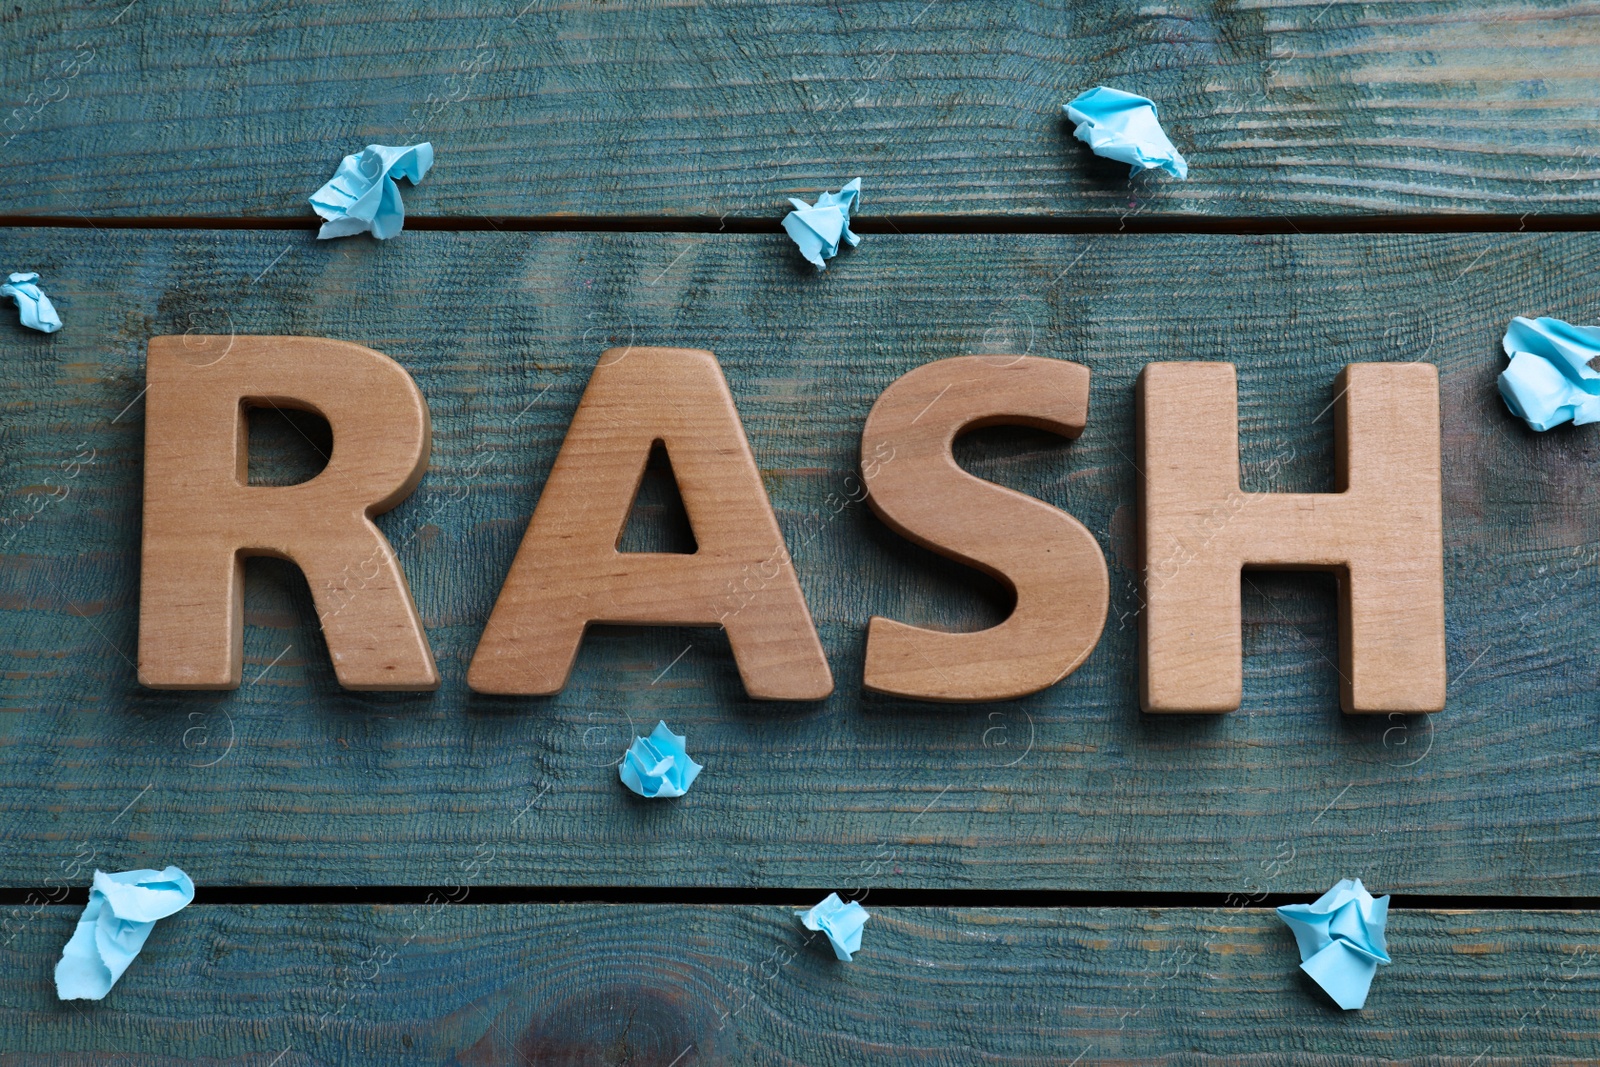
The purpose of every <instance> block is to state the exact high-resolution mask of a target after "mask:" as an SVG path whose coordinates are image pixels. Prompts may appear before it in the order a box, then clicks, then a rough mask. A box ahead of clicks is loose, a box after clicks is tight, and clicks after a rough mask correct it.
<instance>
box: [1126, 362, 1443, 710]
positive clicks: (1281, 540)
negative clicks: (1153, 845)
mask: <svg viewBox="0 0 1600 1067" xmlns="http://www.w3.org/2000/svg"><path fill="white" fill-rule="evenodd" d="M1335 389H1336V400H1335V403H1334V464H1335V469H1334V491H1333V492H1332V493H1245V492H1241V491H1240V489H1239V414H1238V387H1237V383H1236V381H1235V377H1234V370H1233V365H1232V364H1230V363H1152V364H1150V365H1149V366H1147V367H1145V369H1144V372H1143V373H1142V374H1141V375H1140V376H1139V394H1140V395H1139V404H1138V408H1139V441H1140V444H1139V457H1140V458H1139V462H1140V466H1141V468H1142V479H1141V482H1142V489H1143V494H1142V495H1143V502H1142V510H1143V534H1142V542H1143V543H1142V545H1141V549H1142V551H1143V557H1144V582H1145V598H1146V606H1145V610H1144V612H1143V627H1142V637H1143V646H1144V675H1143V682H1142V686H1141V690H1142V694H1141V695H1142V699H1143V704H1144V710H1145V711H1152V712H1158V711H1165V712H1219V711H1232V710H1233V709H1235V708H1237V707H1238V706H1239V699H1240V671H1241V667H1240V654H1241V642H1240V621H1239V609H1240V603H1239V575H1240V571H1241V570H1242V569H1244V568H1247V567H1259V568H1263V569H1266V568H1283V569H1291V570H1320V571H1331V572H1333V573H1334V574H1336V575H1337V576H1338V579H1339V673H1340V677H1341V678H1342V680H1343V681H1342V683H1341V689H1340V703H1341V705H1342V706H1343V708H1344V710H1345V711H1346V712H1423V711H1440V710H1442V709H1443V708H1444V691H1445V658H1444V535H1443V522H1442V519H1441V503H1440V499H1441V490H1440V470H1439V374H1438V371H1437V370H1436V369H1435V368H1434V367H1433V366H1432V365H1431V364H1427V363H1356V364H1352V365H1350V366H1348V367H1346V368H1345V369H1344V371H1343V372H1342V373H1341V374H1340V375H1339V378H1338V381H1337V383H1336V385H1335Z"/></svg>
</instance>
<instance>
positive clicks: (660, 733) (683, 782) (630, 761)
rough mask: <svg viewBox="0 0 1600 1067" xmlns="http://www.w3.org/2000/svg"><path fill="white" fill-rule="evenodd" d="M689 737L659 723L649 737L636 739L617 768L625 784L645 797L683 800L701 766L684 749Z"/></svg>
mask: <svg viewBox="0 0 1600 1067" xmlns="http://www.w3.org/2000/svg"><path fill="white" fill-rule="evenodd" d="M686 740H688V738H687V737H686V736H684V735H681V734H675V733H673V732H672V731H671V730H669V729H667V724H666V723H664V722H660V723H657V724H656V728H655V729H654V730H652V731H651V732H650V736H649V737H635V738H634V739H633V745H632V746H631V747H630V748H629V749H628V754H627V755H626V756H624V757H623V758H622V765H621V766H620V767H618V768H617V773H618V775H620V776H621V778H622V784H623V785H625V786H627V787H628V788H629V789H631V790H633V791H634V792H635V793H638V794H639V795H640V796H642V797H681V796H683V794H685V793H687V792H688V791H689V787H690V786H691V785H693V784H694V780H695V778H696V777H697V776H698V775H699V774H700V771H701V766H700V764H698V763H696V762H695V761H694V760H692V759H690V758H689V753H688V752H687V751H686V750H685V748H684V742H685V741H686Z"/></svg>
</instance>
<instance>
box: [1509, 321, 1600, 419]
mask: <svg viewBox="0 0 1600 1067" xmlns="http://www.w3.org/2000/svg"><path fill="white" fill-rule="evenodd" d="M1500 346H1501V347H1502V348H1504V349H1505V352H1506V355H1508V356H1510V357H1511V363H1510V364H1509V365H1508V366H1507V367H1506V369H1505V370H1504V371H1502V372H1501V373H1500V379H1499V386H1500V396H1501V398H1502V399H1504V400H1505V402H1506V407H1508V408H1510V409H1511V413H1512V414H1513V415H1515V416H1517V418H1519V419H1521V420H1522V421H1524V422H1526V423H1527V424H1528V428H1529V429H1533V430H1538V431H1540V432H1543V431H1545V430H1548V429H1550V428H1551V427H1552V426H1559V425H1561V424H1562V423H1563V422H1571V423H1572V424H1573V425H1574V426H1584V425H1587V424H1589V423H1591V422H1600V373H1597V372H1596V371H1595V370H1594V369H1593V368H1591V367H1590V366H1589V361H1590V360H1592V359H1594V358H1595V357H1596V356H1600V329H1596V328H1595V327H1593V326H1574V325H1573V324H1572V323H1570V322H1565V321H1563V320H1561V319H1551V318H1537V319H1529V318H1524V317H1523V316H1521V315H1518V316H1517V317H1516V318H1514V319H1512V320H1511V325H1510V326H1507V327H1506V335H1505V337H1504V338H1503V339H1502V340H1501V342H1500Z"/></svg>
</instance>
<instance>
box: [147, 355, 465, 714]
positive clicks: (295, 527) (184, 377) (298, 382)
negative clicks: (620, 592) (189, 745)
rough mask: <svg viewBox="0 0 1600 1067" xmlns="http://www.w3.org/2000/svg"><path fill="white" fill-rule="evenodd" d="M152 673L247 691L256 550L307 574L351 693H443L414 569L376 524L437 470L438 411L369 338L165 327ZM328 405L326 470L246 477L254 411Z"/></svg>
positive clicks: (154, 465) (153, 538)
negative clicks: (295, 479) (432, 455)
mask: <svg viewBox="0 0 1600 1067" xmlns="http://www.w3.org/2000/svg"><path fill="white" fill-rule="evenodd" d="M146 370H147V384H148V386H149V393H148V396H147V397H146V400H145V405H146V407H145V444H144V456H145V459H144V546H143V560H142V572H141V575H140V579H139V681H140V683H142V684H143V685H147V686H149V687H151V688H152V689H235V688H237V687H238V685H239V676H240V672H241V668H242V659H243V646H244V565H243V559H244V557H246V556H276V557H278V558H279V559H286V560H290V561H291V562H294V563H297V564H299V566H300V569H301V570H302V571H304V572H305V576H306V580H307V582H308V583H309V584H310V586H311V596H312V599H313V600H314V601H315V603H316V607H317V615H318V617H319V618H320V619H321V620H322V632H323V634H324V636H326V638H327V640H328V651H329V653H331V654H332V656H333V669H334V673H335V674H336V675H338V678H339V684H340V685H342V686H344V687H345V688H347V689H399V690H419V689H437V688H438V686H439V672H438V671H437V670H436V669H435V668H434V665H433V653H432V652H431V651H429V649H428V639H427V638H426V637H425V636H424V635H423V632H422V622H421V620H420V619H418V618H417V609H416V606H415V605H413V604H412V602H411V591H410V589H408V588H407V587H406V579H405V575H404V574H402V573H401V571H400V564H399V562H398V561H397V560H396V559H395V557H394V552H393V550H392V549H390V547H389V542H388V541H387V540H385V539H384V536H383V534H381V533H379V532H378V528H377V527H376V526H374V525H373V524H372V516H373V515H375V514H378V513H379V512H384V511H388V510H389V509H390V508H392V507H394V506H395V505H396V504H398V503H400V501H402V500H404V499H405V498H406V497H407V496H409V495H410V493H411V490H412V489H414V488H416V485H417V482H419V481H421V480H422V473H423V471H425V470H427V468H428V444H429V426H428V405H427V403H426V402H425V401H424V400H423V399H422V393H421V392H419V391H418V390H417V385H416V383H415V382H413V381H412V380H411V376H410V375H409V374H407V373H406V372H405V369H404V368H403V367H401V366H400V365H399V364H398V363H396V362H395V361H394V360H392V359H390V358H389V357H388V356H385V355H383V354H382V353H380V352H374V351H373V350H372V349H370V348H363V347H361V346H360V345H355V344H350V343H348V342H346V341H329V340H325V339H323V338H320V337H196V336H183V337H152V338H151V339H150V348H149V354H148V357H147V360H146ZM258 404H259V405H272V406H275V407H280V408H300V409H303V410H308V411H315V412H318V413H320V414H321V415H322V416H323V417H324V418H326V419H327V420H328V424H329V425H330V426H331V427H332V429H333V456H332V458H330V459H329V460H328V466H327V468H326V469H324V470H323V471H322V473H320V474H318V475H317V476H316V477H315V478H312V479H311V480H310V481H308V482H303V483H301V484H300V485H286V486H263V485H250V484H248V482H249V479H248V463H249V441H248V428H249V424H248V423H247V422H246V421H245V413H244V409H245V408H246V407H249V406H252V405H258Z"/></svg>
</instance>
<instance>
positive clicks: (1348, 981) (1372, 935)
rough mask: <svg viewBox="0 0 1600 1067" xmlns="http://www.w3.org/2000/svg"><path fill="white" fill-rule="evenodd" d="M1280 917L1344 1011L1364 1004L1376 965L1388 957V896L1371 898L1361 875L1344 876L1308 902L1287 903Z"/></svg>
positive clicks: (1305, 963) (1303, 959) (1303, 964)
mask: <svg viewBox="0 0 1600 1067" xmlns="http://www.w3.org/2000/svg"><path fill="white" fill-rule="evenodd" d="M1278 917H1279V918H1280V919H1282V920H1283V921H1284V922H1285V923H1287V924H1288V926H1289V929H1290V930H1293V931H1294V939H1295V942H1296V943H1297V944H1298V945H1299V946H1300V969H1301V970H1302V971H1305V972H1306V973H1307V974H1309V975H1310V976H1311V977H1312V978H1313V979H1314V980H1315V981H1316V983H1317V984H1318V985H1319V986H1321V987H1322V988H1323V989H1325V990H1327V993H1328V995H1329V996H1330V997H1332V998H1333V999H1334V1001H1335V1003H1337V1004H1338V1005H1339V1007H1341V1008H1344V1009H1345V1010H1346V1011H1349V1010H1351V1009H1354V1008H1360V1007H1362V1006H1363V1005H1365V1004H1366V1002H1367V990H1368V989H1369V988H1371V986H1372V977H1373V975H1375V974H1377V973H1378V965H1379V964H1380V963H1388V962H1389V947H1388V945H1387V944H1386V943H1385V942H1384V937H1383V930H1384V927H1385V926H1386V925H1387V924H1388V921H1389V898H1388V897H1386V896H1385V897H1378V898H1377V899H1373V896H1372V894H1371V893H1369V892H1367V887H1366V886H1364V885H1362V884H1361V879H1359V878H1346V879H1343V880H1342V881H1340V882H1339V884H1338V885H1336V886H1334V887H1333V888H1332V889H1330V890H1328V891H1327V892H1326V893H1324V894H1322V896H1320V897H1318V898H1317V899H1316V900H1315V901H1313V902H1312V903H1310V904H1285V905H1284V906H1283V907H1281V908H1279V909H1278Z"/></svg>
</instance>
